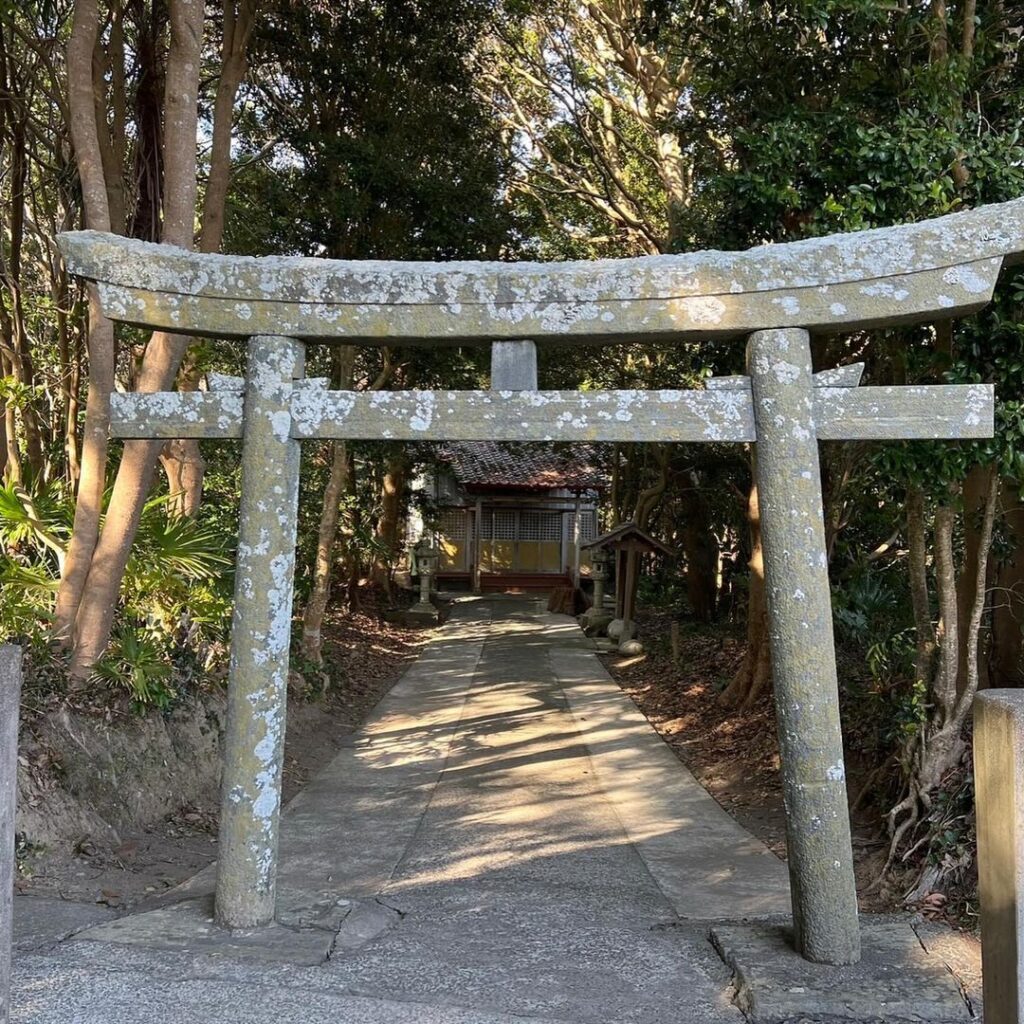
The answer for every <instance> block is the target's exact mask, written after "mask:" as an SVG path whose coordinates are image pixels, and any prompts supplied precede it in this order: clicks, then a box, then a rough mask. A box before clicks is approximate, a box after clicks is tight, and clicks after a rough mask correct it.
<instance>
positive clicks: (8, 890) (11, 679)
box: [0, 644, 21, 1024]
mask: <svg viewBox="0 0 1024 1024" xmlns="http://www.w3.org/2000/svg"><path fill="white" fill-rule="evenodd" d="M20 707H21V648H20V647H15V646H14V645H13V644H4V645H3V646H2V647H0V1024H7V1022H8V1021H9V1020H10V1014H11V940H12V934H13V920H12V919H13V916H14V915H13V912H14V873H15V871H16V870H17V864H16V855H15V852H14V821H15V815H16V813H17V809H18V712H19V709H20Z"/></svg>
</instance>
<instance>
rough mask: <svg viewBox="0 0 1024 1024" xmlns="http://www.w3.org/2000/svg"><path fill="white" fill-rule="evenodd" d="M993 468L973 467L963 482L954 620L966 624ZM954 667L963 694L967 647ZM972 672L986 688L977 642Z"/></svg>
mask: <svg viewBox="0 0 1024 1024" xmlns="http://www.w3.org/2000/svg"><path fill="white" fill-rule="evenodd" d="M994 473H995V469H994V467H992V466H975V467H974V468H973V469H971V471H970V472H969V473H968V474H967V478H966V479H965V480H964V559H963V566H962V567H961V570H960V578H959V579H958V580H957V594H956V603H957V617H958V619H959V621H960V622H967V620H968V618H969V617H970V614H971V608H972V607H973V604H974V599H975V586H974V578H975V576H976V574H977V571H978V557H979V546H980V544H981V540H982V530H983V527H984V515H985V506H986V504H987V496H988V492H989V490H990V487H991V483H992V476H993V474H994ZM959 653H960V658H959V663H958V665H957V680H956V688H957V693H963V692H964V690H965V689H966V688H967V685H968V677H969V675H970V670H969V668H968V664H967V645H966V644H961V645H960V652H959ZM976 662H977V663H976V664H975V666H974V668H973V671H974V672H975V673H977V676H978V685H979V686H980V687H982V688H984V687H986V686H988V661H987V658H986V656H985V651H984V648H983V645H982V644H981V643H980V641H979V650H978V651H977V653H976Z"/></svg>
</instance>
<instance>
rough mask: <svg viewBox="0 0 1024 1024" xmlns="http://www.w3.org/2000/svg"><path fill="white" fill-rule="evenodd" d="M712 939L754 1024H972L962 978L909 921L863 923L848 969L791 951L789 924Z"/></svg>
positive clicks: (722, 932)
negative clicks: (800, 1023) (803, 1023)
mask: <svg viewBox="0 0 1024 1024" xmlns="http://www.w3.org/2000/svg"><path fill="white" fill-rule="evenodd" d="M711 934H712V938H713V940H714V943H715V946H716V947H717V948H718V950H719V952H720V953H721V954H722V957H723V959H724V960H725V961H726V962H727V963H728V964H729V966H730V967H732V968H733V970H734V972H735V977H734V984H735V986H736V1002H737V1005H739V1006H740V1007H741V1008H742V1010H743V1012H744V1013H746V1014H747V1016H748V1017H749V1018H750V1020H751V1021H752V1022H753V1024H780V1022H782V1021H790V1020H797V1019H809V1018H813V1019H819V1018H826V1019H831V1020H848V1021H875V1020H882V1021H915V1022H926V1024H947V1022H948V1024H967V1022H969V1021H971V1020H972V1019H973V1018H972V1015H971V1012H970V1009H969V1007H968V1004H967V1002H966V1001H965V1000H964V998H963V996H962V994H961V987H960V984H959V982H958V980H957V978H956V977H955V975H954V974H953V973H952V972H951V971H950V970H949V968H948V966H947V963H946V961H945V960H944V959H943V958H942V957H941V956H937V955H933V954H930V953H929V952H928V950H927V949H926V948H925V947H924V945H922V943H921V940H920V938H919V936H918V934H917V932H916V931H915V930H914V928H913V926H912V923H911V921H910V920H909V919H903V920H880V921H872V920H870V919H862V922H861V943H862V959H861V962H860V963H859V964H855V965H853V966H849V967H829V966H826V965H822V964H812V963H808V962H807V961H806V960H804V959H803V958H802V957H801V956H799V955H798V954H797V953H796V952H795V951H794V950H793V946H792V934H791V929H790V928H789V926H788V925H769V924H755V925H725V926H716V927H715V928H713V929H712V933H711Z"/></svg>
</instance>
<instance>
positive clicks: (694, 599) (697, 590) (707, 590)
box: [683, 472, 718, 622]
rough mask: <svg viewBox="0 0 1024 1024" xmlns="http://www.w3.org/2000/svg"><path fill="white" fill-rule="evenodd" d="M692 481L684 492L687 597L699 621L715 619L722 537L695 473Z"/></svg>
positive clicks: (691, 609)
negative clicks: (719, 539) (720, 537)
mask: <svg viewBox="0 0 1024 1024" xmlns="http://www.w3.org/2000/svg"><path fill="white" fill-rule="evenodd" d="M691 481H692V483H693V489H692V490H690V491H688V492H687V493H686V494H685V495H684V499H685V502H686V512H685V515H686V519H685V525H684V527H683V551H684V554H685V555H686V596H687V599H688V600H689V603H690V611H691V612H692V613H693V617H694V618H695V619H696V620H697V621H698V622H713V621H714V619H715V618H716V611H717V597H718V539H717V537H715V533H714V530H712V528H711V510H710V509H709V508H708V503H707V501H705V500H704V496H703V495H702V494H701V492H700V490H699V485H700V478H699V477H698V475H697V474H696V473H695V472H694V473H692V474H691Z"/></svg>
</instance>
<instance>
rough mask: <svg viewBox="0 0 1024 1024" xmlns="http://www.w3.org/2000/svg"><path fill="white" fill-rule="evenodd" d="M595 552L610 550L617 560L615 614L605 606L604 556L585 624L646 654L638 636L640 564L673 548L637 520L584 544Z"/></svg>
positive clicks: (626, 649) (631, 651) (624, 647)
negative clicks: (645, 559) (637, 601)
mask: <svg viewBox="0 0 1024 1024" xmlns="http://www.w3.org/2000/svg"><path fill="white" fill-rule="evenodd" d="M582 548H583V550H584V551H590V552H591V558H592V559H593V557H594V554H595V553H596V552H598V551H602V552H607V553H608V554H609V555H610V556H611V557H612V558H613V559H614V560H615V615H614V616H610V617H609V616H607V613H606V612H605V610H604V582H605V578H606V570H605V569H604V564H602V563H603V559H601V558H598V559H597V560H596V562H597V564H598V565H600V566H601V568H600V569H598V570H597V571H596V574H592V575H594V604H593V607H592V608H591V609H590V610H589V611H588V612H587V613H586V614H585V615H584V616H581V618H582V620H583V621H582V622H581V625H583V626H584V628H585V629H586V630H587V632H588V633H597V632H600V631H601V630H605V631H606V632H607V633H608V636H609V637H610V638H611V639H612V640H614V641H616V642H617V643H618V645H619V650H620V651H621V652H622V653H623V654H642V653H643V647H642V646H641V644H640V643H639V641H638V640H637V639H636V595H637V589H638V586H639V583H640V566H641V563H642V559H643V557H644V556H645V555H664V556H666V557H671V556H672V555H673V551H672V549H671V548H669V547H666V546H665V545H664V544H662V543H661V541H660V540H658V539H657V538H655V537H652V536H651V535H650V534H649V533H646V532H645V531H644V530H641V529H640V527H639V526H637V525H636V523H632V522H626V523H620V524H619V525H618V526H616V527H615V529H613V530H609V531H608V532H607V533H604V534H602V535H601V536H600V537H595V538H594V539H593V540H591V541H588V542H587V543H586V544H583V545H582Z"/></svg>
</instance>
